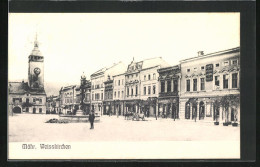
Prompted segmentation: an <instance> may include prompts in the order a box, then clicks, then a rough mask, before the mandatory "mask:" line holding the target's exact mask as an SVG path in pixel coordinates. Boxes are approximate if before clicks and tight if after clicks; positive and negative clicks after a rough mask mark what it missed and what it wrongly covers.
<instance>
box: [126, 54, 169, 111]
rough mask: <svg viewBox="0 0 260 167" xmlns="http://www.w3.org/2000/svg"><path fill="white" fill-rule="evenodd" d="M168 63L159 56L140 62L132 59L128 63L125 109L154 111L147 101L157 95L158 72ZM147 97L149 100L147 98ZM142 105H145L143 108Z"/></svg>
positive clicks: (154, 108)
mask: <svg viewBox="0 0 260 167" xmlns="http://www.w3.org/2000/svg"><path fill="white" fill-rule="evenodd" d="M167 66H169V64H168V63H167V62H165V61H164V60H163V59H162V58H161V57H156V58H151V59H146V60H143V61H140V62H135V61H134V60H133V61H132V62H131V64H129V65H128V68H127V71H126V73H125V92H126V93H125V106H126V111H133V112H141V113H142V112H143V111H146V110H148V111H147V112H148V115H149V114H155V113H156V107H154V106H151V105H149V102H147V101H151V100H152V101H153V98H154V97H158V90H157V89H158V81H157V77H158V72H157V70H158V69H159V68H161V67H167ZM148 99H149V100H148ZM143 106H146V107H145V108H144V107H143Z"/></svg>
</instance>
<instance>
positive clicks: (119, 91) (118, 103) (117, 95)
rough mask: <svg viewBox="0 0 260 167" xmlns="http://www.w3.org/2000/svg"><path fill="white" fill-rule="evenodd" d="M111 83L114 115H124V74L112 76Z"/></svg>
mask: <svg viewBox="0 0 260 167" xmlns="http://www.w3.org/2000/svg"><path fill="white" fill-rule="evenodd" d="M113 78H114V82H113V92H114V93H113V94H114V95H113V99H114V107H115V113H116V114H118V115H124V114H125V103H124V99H125V73H123V74H118V75H114V76H113Z"/></svg>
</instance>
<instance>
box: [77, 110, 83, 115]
mask: <svg viewBox="0 0 260 167" xmlns="http://www.w3.org/2000/svg"><path fill="white" fill-rule="evenodd" d="M76 115H84V113H83V111H82V110H77V111H76Z"/></svg>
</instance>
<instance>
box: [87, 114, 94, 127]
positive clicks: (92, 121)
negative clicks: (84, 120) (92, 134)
mask: <svg viewBox="0 0 260 167" xmlns="http://www.w3.org/2000/svg"><path fill="white" fill-rule="evenodd" d="M88 119H89V122H90V129H94V120H95V114H94V111H93V110H92V111H91V113H90V114H89V118H88Z"/></svg>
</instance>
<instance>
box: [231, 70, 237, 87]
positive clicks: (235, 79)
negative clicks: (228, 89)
mask: <svg viewBox="0 0 260 167" xmlns="http://www.w3.org/2000/svg"><path fill="white" fill-rule="evenodd" d="M232 88H237V73H234V74H232Z"/></svg>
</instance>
